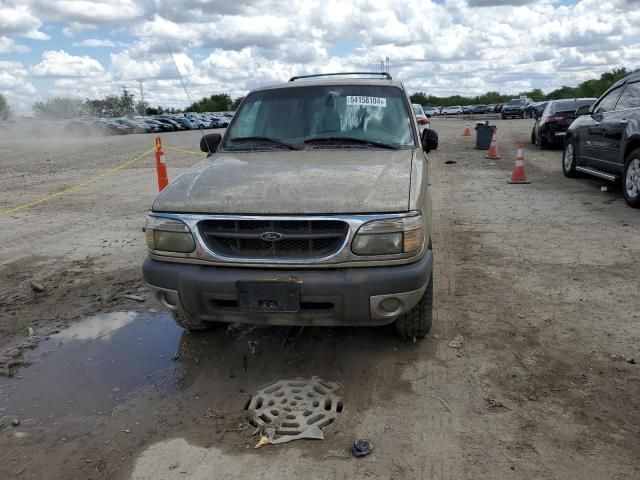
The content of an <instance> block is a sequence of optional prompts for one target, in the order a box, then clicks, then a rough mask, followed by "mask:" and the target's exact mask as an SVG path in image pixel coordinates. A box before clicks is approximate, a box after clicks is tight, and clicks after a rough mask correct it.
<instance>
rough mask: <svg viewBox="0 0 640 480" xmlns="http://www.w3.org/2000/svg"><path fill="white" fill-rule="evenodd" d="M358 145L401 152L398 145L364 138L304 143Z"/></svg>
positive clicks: (343, 138)
mask: <svg viewBox="0 0 640 480" xmlns="http://www.w3.org/2000/svg"><path fill="white" fill-rule="evenodd" d="M338 142H345V143H357V144H360V145H370V146H372V147H378V148H388V149H389V150H399V148H400V147H397V146H396V145H391V144H389V143H382V142H376V141H375V140H365V139H363V138H355V137H318V138H310V139H309V140H305V141H304V143H309V144H313V143H338Z"/></svg>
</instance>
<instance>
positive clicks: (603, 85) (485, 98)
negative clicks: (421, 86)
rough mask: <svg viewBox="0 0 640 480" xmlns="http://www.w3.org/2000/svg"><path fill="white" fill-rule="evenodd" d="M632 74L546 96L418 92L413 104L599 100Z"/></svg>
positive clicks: (617, 72) (619, 72) (621, 72)
mask: <svg viewBox="0 0 640 480" xmlns="http://www.w3.org/2000/svg"><path fill="white" fill-rule="evenodd" d="M629 73H631V72H630V71H628V70H627V69H626V68H624V67H623V68H616V69H613V70H611V71H610V72H605V73H603V74H602V75H600V78H598V79H591V80H586V81H584V82H582V83H580V84H579V85H578V86H577V87H568V86H563V87H560V88H558V89H556V90H553V91H551V92H549V93H547V94H545V93H544V92H543V91H542V90H540V89H539V88H535V89H533V90H529V91H526V92H519V93H518V94H516V95H513V94H505V93H499V92H487V93H484V94H482V95H478V96H476V97H463V96H461V95H452V96H449V97H435V96H433V95H427V94H426V93H424V92H417V93H414V94H413V95H411V102H412V103H419V104H421V105H423V106H433V107H446V106H449V105H488V104H496V103H505V102H508V101H509V100H511V99H512V98H518V97H520V96H526V97H529V98H531V99H532V100H533V101H534V102H543V101H545V100H557V99H560V98H580V97H592V98H598V97H600V95H602V94H603V93H604V92H605V91H606V90H607V89H608V88H609V87H610V86H611V85H613V84H614V83H615V82H617V81H618V80H620V79H621V78H624V77H625V76H627V75H629Z"/></svg>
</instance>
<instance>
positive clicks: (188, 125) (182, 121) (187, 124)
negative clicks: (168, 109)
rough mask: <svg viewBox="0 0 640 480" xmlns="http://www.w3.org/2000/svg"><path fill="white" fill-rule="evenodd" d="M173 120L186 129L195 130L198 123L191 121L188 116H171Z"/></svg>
mask: <svg viewBox="0 0 640 480" xmlns="http://www.w3.org/2000/svg"><path fill="white" fill-rule="evenodd" d="M173 120H174V121H175V122H176V123H178V124H179V125H180V126H182V127H184V128H185V129H186V130H197V129H198V125H196V124H195V123H194V122H193V121H191V119H190V118H188V117H173Z"/></svg>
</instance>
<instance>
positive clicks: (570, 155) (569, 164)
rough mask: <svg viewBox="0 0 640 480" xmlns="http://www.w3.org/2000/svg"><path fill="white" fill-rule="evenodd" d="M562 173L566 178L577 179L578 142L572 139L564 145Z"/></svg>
mask: <svg viewBox="0 0 640 480" xmlns="http://www.w3.org/2000/svg"><path fill="white" fill-rule="evenodd" d="M562 173H564V176H565V177H570V178H572V177H577V176H578V172H576V141H575V140H574V139H573V138H570V139H569V140H567V141H566V143H565V144H564V153H563V154H562Z"/></svg>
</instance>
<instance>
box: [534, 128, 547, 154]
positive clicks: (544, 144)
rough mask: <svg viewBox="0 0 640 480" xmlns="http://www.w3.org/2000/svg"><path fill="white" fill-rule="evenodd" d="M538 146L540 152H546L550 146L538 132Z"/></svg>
mask: <svg viewBox="0 0 640 480" xmlns="http://www.w3.org/2000/svg"><path fill="white" fill-rule="evenodd" d="M536 146H537V147H538V149H539V150H544V149H545V148H547V147H548V146H549V143H548V142H547V141H546V140H545V139H544V135H541V134H540V132H538V136H537V138H536Z"/></svg>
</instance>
